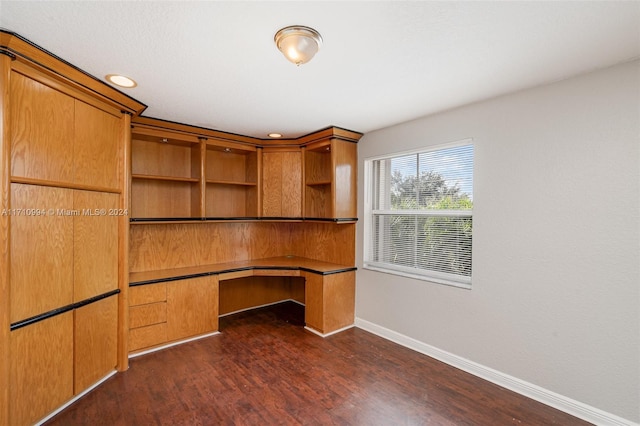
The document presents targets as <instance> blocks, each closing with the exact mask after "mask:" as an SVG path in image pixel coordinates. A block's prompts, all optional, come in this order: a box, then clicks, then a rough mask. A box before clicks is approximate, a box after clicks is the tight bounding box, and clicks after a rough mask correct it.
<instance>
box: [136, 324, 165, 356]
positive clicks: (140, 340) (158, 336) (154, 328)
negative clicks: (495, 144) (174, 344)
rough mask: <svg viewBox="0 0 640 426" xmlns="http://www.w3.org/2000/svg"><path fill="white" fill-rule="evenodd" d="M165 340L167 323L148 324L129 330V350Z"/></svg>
mask: <svg viewBox="0 0 640 426" xmlns="http://www.w3.org/2000/svg"><path fill="white" fill-rule="evenodd" d="M166 341H167V323H164V322H163V323H160V324H154V325H148V326H146V327H139V328H134V329H132V330H129V351H130V352H133V351H137V350H139V349H143V348H148V347H151V346H156V345H160V344H162V343H166Z"/></svg>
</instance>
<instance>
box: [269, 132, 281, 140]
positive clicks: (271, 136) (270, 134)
mask: <svg viewBox="0 0 640 426" xmlns="http://www.w3.org/2000/svg"><path fill="white" fill-rule="evenodd" d="M269 137H270V138H274V139H275V138H281V137H282V133H269Z"/></svg>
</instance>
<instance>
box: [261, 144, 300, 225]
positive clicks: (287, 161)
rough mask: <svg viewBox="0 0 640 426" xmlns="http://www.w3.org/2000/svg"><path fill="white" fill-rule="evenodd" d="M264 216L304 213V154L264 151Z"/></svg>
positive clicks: (286, 215) (285, 215)
mask: <svg viewBox="0 0 640 426" xmlns="http://www.w3.org/2000/svg"><path fill="white" fill-rule="evenodd" d="M262 215H263V216H265V217H301V216H302V153H301V152H300V151H296V152H290V151H283V152H265V153H263V154H262Z"/></svg>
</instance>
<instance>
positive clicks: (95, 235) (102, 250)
mask: <svg viewBox="0 0 640 426" xmlns="http://www.w3.org/2000/svg"><path fill="white" fill-rule="evenodd" d="M73 197H74V209H75V210H76V211H79V212H80V215H78V216H74V217H73V228H74V229H73V231H74V232H73V240H74V243H73V259H74V262H73V270H74V290H73V298H74V301H76V302H79V301H81V300H84V299H88V298H90V297H93V296H97V295H99V294H103V293H106V292H108V291H111V290H115V289H117V288H118V216H117V212H118V201H119V200H118V197H119V196H118V194H109V193H102V192H90V191H74V194H73ZM89 212H90V213H89ZM103 212H105V213H104V214H103ZM112 213H113V214H112Z"/></svg>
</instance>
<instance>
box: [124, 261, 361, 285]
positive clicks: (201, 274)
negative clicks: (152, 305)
mask: <svg viewBox="0 0 640 426" xmlns="http://www.w3.org/2000/svg"><path fill="white" fill-rule="evenodd" d="M255 269H270V270H283V271H297V270H299V271H305V272H311V273H312V274H317V275H333V274H341V273H344V272H351V271H355V270H357V269H358V268H357V267H355V266H347V267H344V268H340V269H333V270H331V271H318V270H314V269H311V268H305V267H301V266H246V267H241V268H231V269H223V270H219V271H211V272H199V273H196V274H185V275H176V276H172V277H164V278H154V279H151V280H144V281H133V282H130V283H129V287H137V286H141V285H147V284H158V283H162V282H171V281H180V280H186V279H189V278H199V277H207V276H209V275H220V274H226V273H229V272H240V271H251V270H255Z"/></svg>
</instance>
